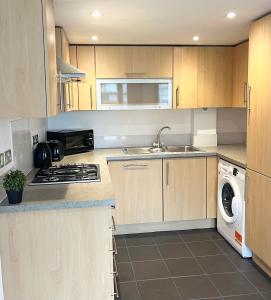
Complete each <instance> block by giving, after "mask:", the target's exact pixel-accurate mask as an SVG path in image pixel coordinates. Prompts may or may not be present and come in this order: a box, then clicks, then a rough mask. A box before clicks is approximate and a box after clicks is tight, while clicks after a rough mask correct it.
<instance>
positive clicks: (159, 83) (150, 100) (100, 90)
mask: <svg viewBox="0 0 271 300" xmlns="http://www.w3.org/2000/svg"><path fill="white" fill-rule="evenodd" d="M96 84H97V109H98V110H130V109H131V110H136V109H171V108H172V80H171V79H98V80H97V81H96Z"/></svg>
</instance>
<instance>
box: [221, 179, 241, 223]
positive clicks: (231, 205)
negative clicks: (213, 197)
mask: <svg viewBox="0 0 271 300" xmlns="http://www.w3.org/2000/svg"><path fill="white" fill-rule="evenodd" d="M241 205H242V202H241V198H240V192H239V188H238V185H237V183H236V182H235V181H234V180H233V179H231V177H230V176H227V175H226V176H224V177H223V178H222V180H221V181H220V184H219V189H218V208H219V211H220V214H221V216H222V218H223V219H224V220H225V222H227V223H234V222H235V221H236V220H237V218H238V216H239V213H240V210H241V208H242V207H241Z"/></svg>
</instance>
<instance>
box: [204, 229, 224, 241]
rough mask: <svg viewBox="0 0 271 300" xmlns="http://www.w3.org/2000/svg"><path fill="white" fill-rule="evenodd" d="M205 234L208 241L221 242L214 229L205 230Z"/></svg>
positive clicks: (220, 237) (221, 238)
mask: <svg viewBox="0 0 271 300" xmlns="http://www.w3.org/2000/svg"><path fill="white" fill-rule="evenodd" d="M206 234H207V235H208V237H209V239H210V240H223V237H222V236H221V235H220V234H219V232H218V231H217V230H216V229H215V228H211V229H207V230H206Z"/></svg>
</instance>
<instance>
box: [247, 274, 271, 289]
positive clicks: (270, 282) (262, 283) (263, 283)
mask: <svg viewBox="0 0 271 300" xmlns="http://www.w3.org/2000/svg"><path fill="white" fill-rule="evenodd" d="M244 275H245V276H246V277H247V279H248V280H249V281H250V282H251V283H252V284H253V285H255V286H256V288H257V289H258V290H259V291H260V292H262V293H265V292H271V279H270V278H267V275H266V276H265V275H263V274H262V273H261V272H259V271H257V270H255V271H249V272H244Z"/></svg>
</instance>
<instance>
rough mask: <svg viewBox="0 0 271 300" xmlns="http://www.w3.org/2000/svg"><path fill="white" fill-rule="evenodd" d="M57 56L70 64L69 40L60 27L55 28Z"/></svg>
mask: <svg viewBox="0 0 271 300" xmlns="http://www.w3.org/2000/svg"><path fill="white" fill-rule="evenodd" d="M55 35H56V56H57V57H61V58H62V59H63V60H64V61H65V62H66V63H70V47H69V40H68V37H67V35H66V32H65V31H64V29H63V28H62V27H60V26H57V27H56V28H55Z"/></svg>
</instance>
